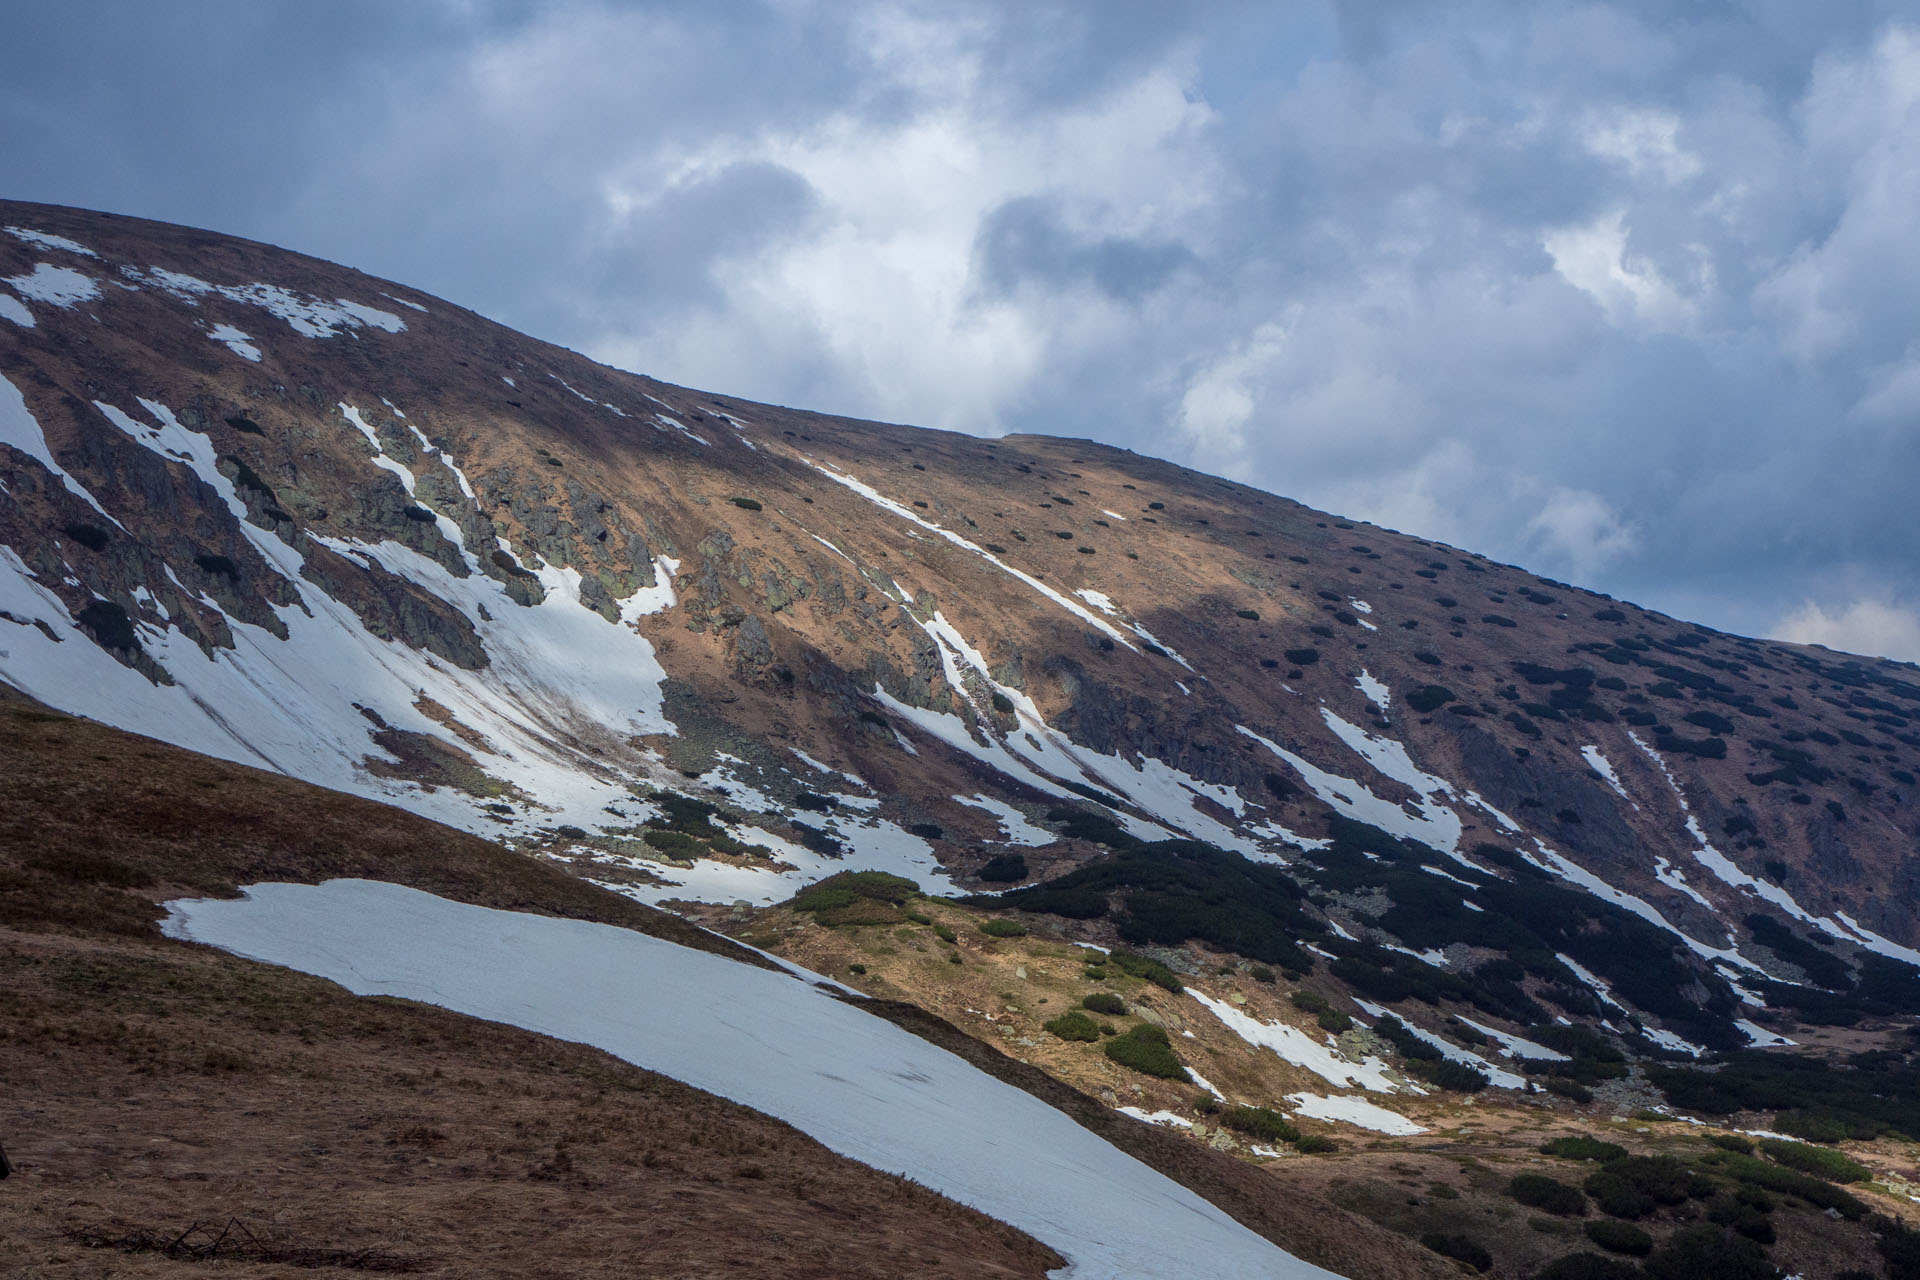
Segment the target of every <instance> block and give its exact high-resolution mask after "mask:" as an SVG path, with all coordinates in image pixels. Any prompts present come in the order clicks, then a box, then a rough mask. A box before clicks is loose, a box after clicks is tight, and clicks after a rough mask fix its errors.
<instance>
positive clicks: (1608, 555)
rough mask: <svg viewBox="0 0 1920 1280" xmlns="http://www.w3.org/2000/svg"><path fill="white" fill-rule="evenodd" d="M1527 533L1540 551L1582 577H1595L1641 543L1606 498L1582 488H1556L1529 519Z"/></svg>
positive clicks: (1573, 573) (1584, 578)
mask: <svg viewBox="0 0 1920 1280" xmlns="http://www.w3.org/2000/svg"><path fill="white" fill-rule="evenodd" d="M1526 534H1527V537H1528V539H1529V540H1530V541H1531V542H1532V544H1533V545H1534V546H1535V547H1536V548H1537V549H1538V552H1539V554H1541V555H1543V556H1545V557H1546V558H1547V559H1549V560H1550V561H1553V562H1556V563H1558V564H1561V565H1564V566H1566V569H1567V571H1568V572H1569V574H1570V576H1571V577H1573V578H1576V579H1580V580H1583V581H1592V580H1593V579H1594V578H1596V577H1598V576H1599V575H1600V574H1601V572H1602V571H1603V570H1605V569H1606V568H1608V567H1609V566H1610V565H1612V564H1613V562H1614V561H1616V560H1618V559H1620V558H1621V557H1623V556H1625V555H1628V554H1630V553H1631V552H1633V551H1634V550H1636V549H1637V548H1638V547H1639V544H1640V540H1639V537H1638V535H1637V534H1636V533H1635V531H1634V529H1633V527H1632V526H1631V525H1629V524H1627V523H1626V522H1625V521H1623V520H1622V519H1621V518H1620V516H1619V514H1618V513H1617V512H1615V511H1614V509H1613V508H1612V507H1611V506H1609V505H1608V504H1607V501H1606V499H1604V498H1602V497H1601V496H1600V495H1599V494H1597V493H1587V492H1585V491H1583V490H1579V489H1565V488H1563V489H1557V490H1555V491H1554V493H1553V494H1552V495H1551V496H1549V497H1548V498H1547V500H1546V501H1545V502H1544V503H1542V504H1541V505H1540V508H1539V510H1537V511H1536V512H1535V513H1534V515H1533V518H1532V519H1530V520H1528V521H1527V524H1526Z"/></svg>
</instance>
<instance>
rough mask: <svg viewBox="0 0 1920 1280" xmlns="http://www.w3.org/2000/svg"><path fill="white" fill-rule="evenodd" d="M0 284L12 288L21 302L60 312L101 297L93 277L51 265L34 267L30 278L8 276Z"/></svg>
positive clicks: (28, 276) (46, 263) (68, 268)
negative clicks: (34, 303)
mask: <svg viewBox="0 0 1920 1280" xmlns="http://www.w3.org/2000/svg"><path fill="white" fill-rule="evenodd" d="M0 283H5V284H10V285H12V286H13V291H14V292H15V293H17V294H19V295H20V296H21V297H23V298H32V299H33V300H34V301H35V302H45V303H47V304H49V305H51V306H55V307H60V308H61V309H63V310H64V309H66V308H69V307H72V306H73V305H74V304H75V303H80V302H90V301H92V300H93V299H95V298H97V297H99V296H100V286H99V285H98V284H96V283H94V279H93V277H92V276H90V275H88V274H86V273H85V272H84V271H75V270H74V269H73V268H72V267H56V266H54V265H53V264H52V263H50V262H42V263H39V264H37V265H36V266H35V267H34V269H33V274H32V275H25V276H7V277H6V278H5V280H4V281H0Z"/></svg>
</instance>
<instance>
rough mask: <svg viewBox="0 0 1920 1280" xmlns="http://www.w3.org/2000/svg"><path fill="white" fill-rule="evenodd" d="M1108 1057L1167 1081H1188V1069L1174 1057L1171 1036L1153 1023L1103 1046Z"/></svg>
mask: <svg viewBox="0 0 1920 1280" xmlns="http://www.w3.org/2000/svg"><path fill="white" fill-rule="evenodd" d="M1103 1048H1104V1049H1105V1051H1106V1055H1107V1057H1109V1058H1111V1059H1113V1060H1114V1061H1115V1062H1117V1063H1119V1064H1120V1065H1121V1066H1123V1067H1131V1068H1132V1069H1133V1070H1135V1071H1139V1072H1142V1073H1143V1074H1145V1075H1150V1076H1159V1077H1160V1078H1161V1079H1163V1080H1181V1081H1187V1080H1189V1079H1190V1077H1189V1076H1188V1075H1187V1069H1186V1068H1185V1067H1183V1066H1181V1065H1180V1060H1179V1059H1178V1058H1176V1057H1174V1056H1173V1047H1172V1046H1171V1045H1169V1044H1168V1043H1167V1033H1166V1032H1165V1031H1163V1030H1161V1029H1160V1028H1159V1027H1156V1026H1154V1025H1153V1024H1152V1023H1150V1022H1143V1023H1141V1024H1140V1025H1139V1026H1137V1027H1135V1028H1133V1030H1131V1031H1129V1032H1127V1033H1126V1034H1125V1035H1123V1036H1115V1037H1114V1038H1113V1039H1111V1040H1109V1041H1107V1042H1106V1044H1105V1045H1104V1046H1103Z"/></svg>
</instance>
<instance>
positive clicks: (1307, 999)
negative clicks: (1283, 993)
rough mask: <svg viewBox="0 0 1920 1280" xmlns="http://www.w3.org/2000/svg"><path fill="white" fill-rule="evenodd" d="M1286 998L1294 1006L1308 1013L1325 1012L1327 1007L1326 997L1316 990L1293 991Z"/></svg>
mask: <svg viewBox="0 0 1920 1280" xmlns="http://www.w3.org/2000/svg"><path fill="white" fill-rule="evenodd" d="M1287 999H1288V1000H1291V1001H1292V1002H1293V1007H1294V1008H1296V1009H1304V1010H1305V1011H1306V1012H1308V1013H1325V1012H1326V1011H1327V1008H1328V1007H1329V1006H1328V1005H1327V998H1326V997H1325V996H1323V995H1321V994H1320V993H1319V992H1317V991H1295V992H1293V993H1292V994H1291V995H1289V996H1288V997H1287Z"/></svg>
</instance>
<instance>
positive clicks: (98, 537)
mask: <svg viewBox="0 0 1920 1280" xmlns="http://www.w3.org/2000/svg"><path fill="white" fill-rule="evenodd" d="M60 532H62V533H64V534H66V535H67V537H69V538H71V539H73V540H74V541H75V542H77V543H79V544H80V545H81V546H83V547H85V548H86V549H87V550H89V551H105V550H106V549H107V531H106V530H105V529H102V528H101V527H100V526H99V525H97V524H86V523H84V522H82V521H75V522H74V523H72V524H68V525H62V526H60Z"/></svg>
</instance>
